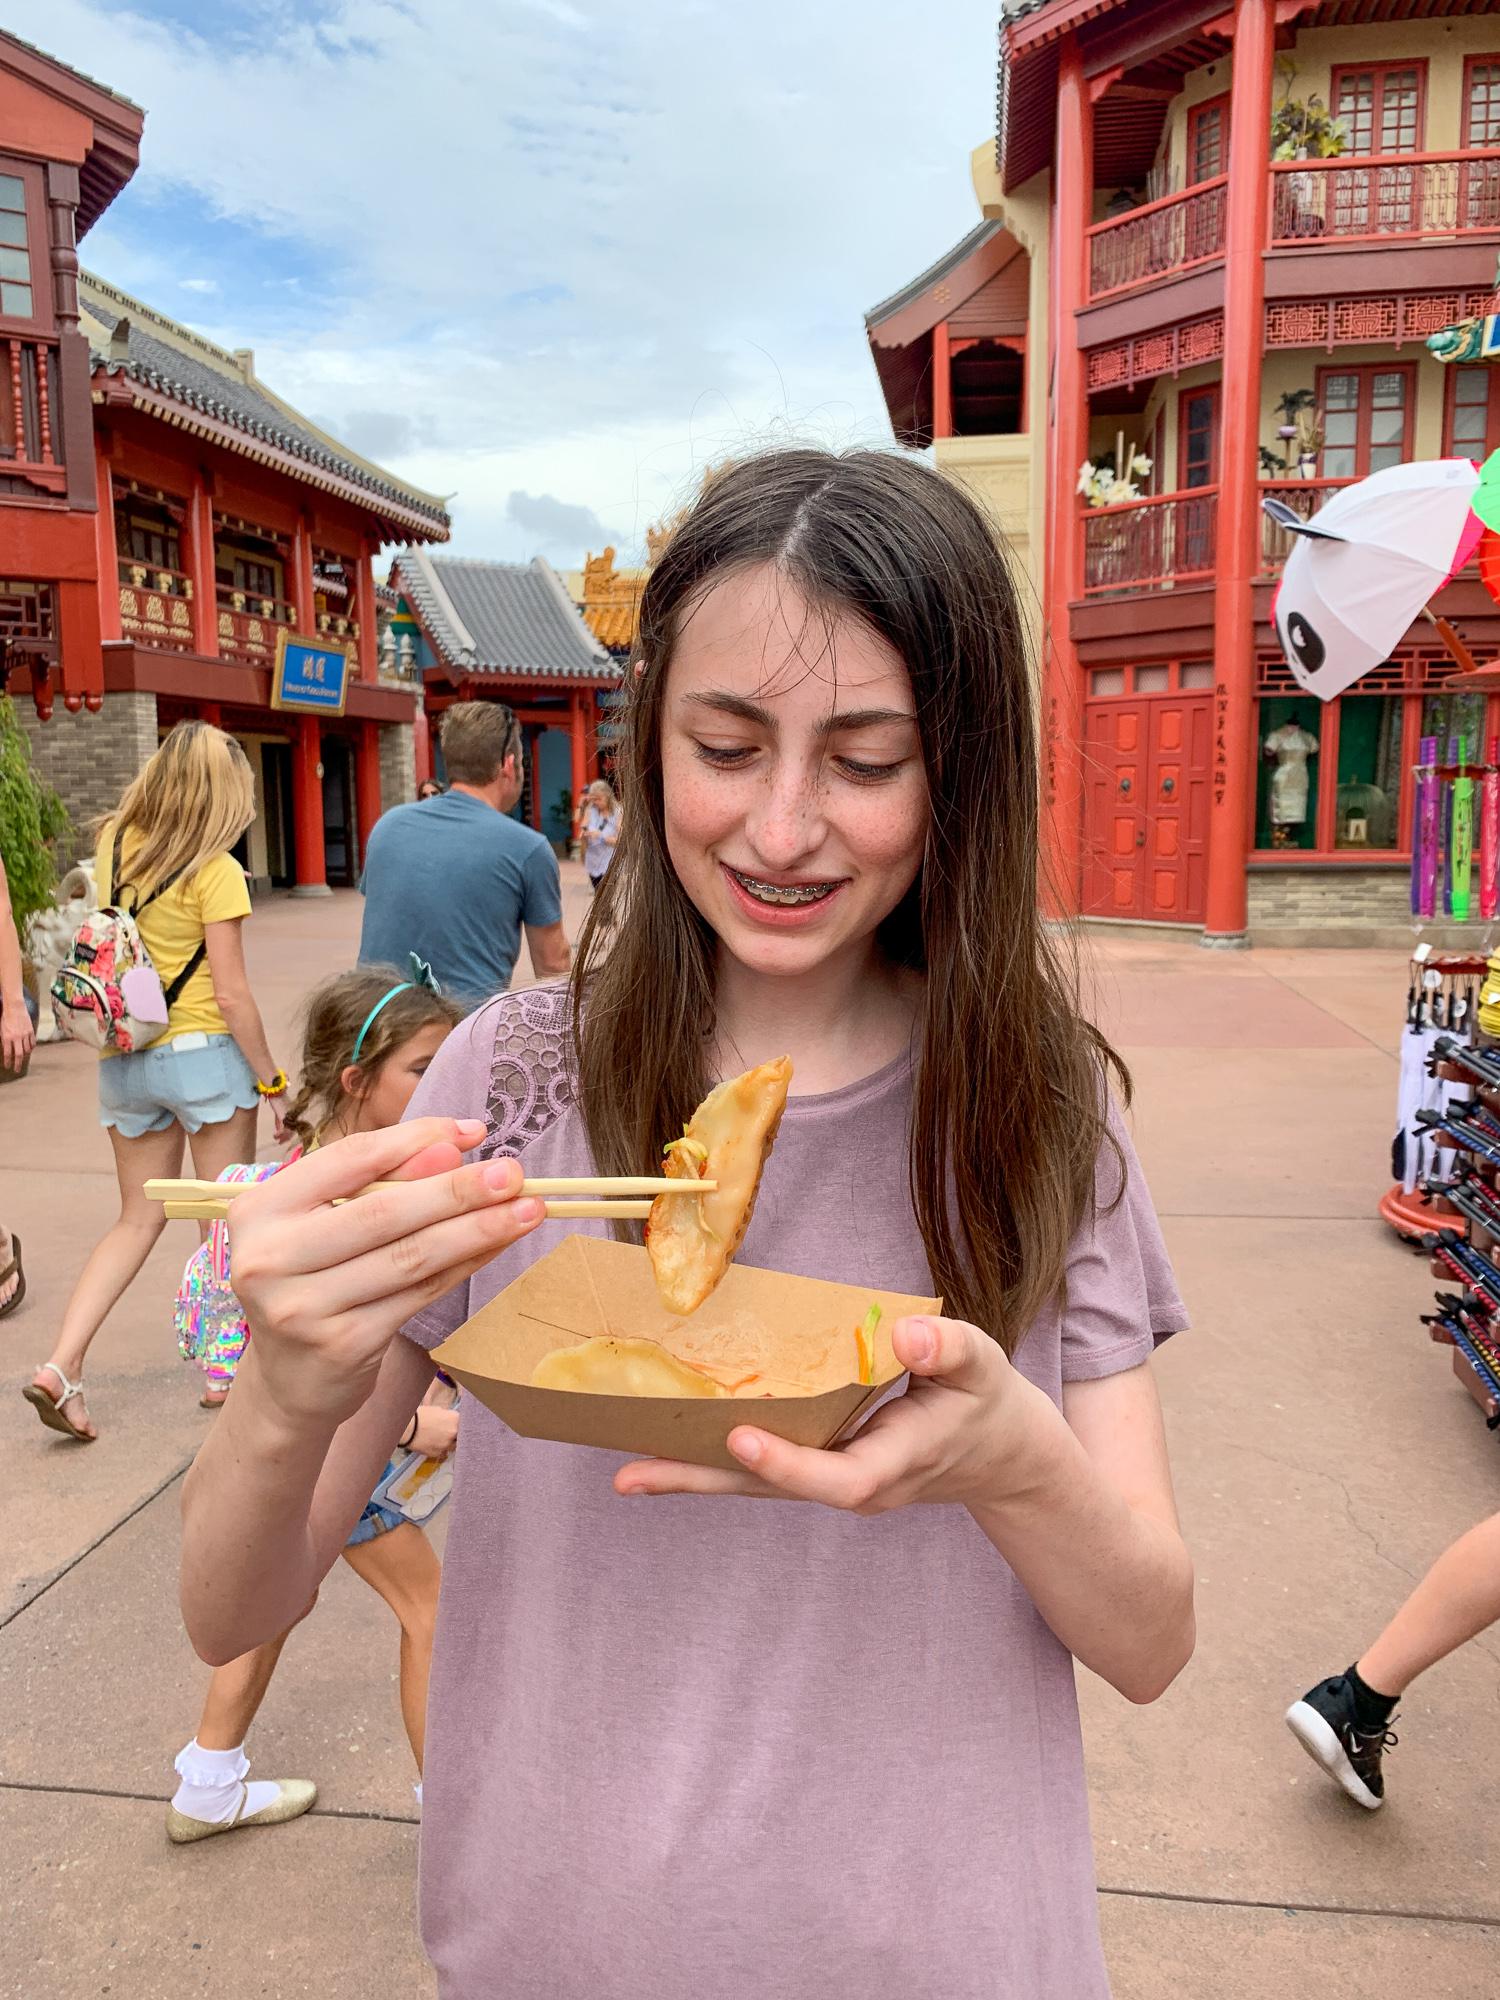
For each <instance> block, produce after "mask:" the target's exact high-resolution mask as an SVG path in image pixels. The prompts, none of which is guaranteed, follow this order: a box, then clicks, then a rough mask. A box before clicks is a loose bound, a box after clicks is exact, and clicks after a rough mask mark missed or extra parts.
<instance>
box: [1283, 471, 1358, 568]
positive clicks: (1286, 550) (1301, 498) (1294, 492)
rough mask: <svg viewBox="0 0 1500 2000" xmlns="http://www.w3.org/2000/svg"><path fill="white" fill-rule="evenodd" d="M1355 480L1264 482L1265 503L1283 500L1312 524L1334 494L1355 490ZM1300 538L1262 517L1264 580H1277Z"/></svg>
mask: <svg viewBox="0 0 1500 2000" xmlns="http://www.w3.org/2000/svg"><path fill="white" fill-rule="evenodd" d="M1353 484H1354V481H1353V480H1352V479H1263V480H1262V481H1261V482H1260V497H1261V499H1262V500H1267V499H1270V500H1280V501H1282V502H1283V503H1284V504H1285V505H1286V506H1288V507H1290V508H1291V510H1292V512H1293V513H1294V514H1299V515H1300V516H1301V517H1302V519H1303V520H1304V521H1310V520H1311V519H1312V517H1313V515H1314V514H1316V513H1317V511H1318V509H1319V508H1320V507H1321V506H1322V505H1323V503H1324V501H1325V500H1327V498H1328V497H1329V495H1330V494H1331V493H1337V492H1338V491H1339V489H1340V488H1341V487H1344V486H1352V485H1353ZM1295 539H1296V537H1295V536H1294V535H1293V534H1292V533H1291V532H1290V531H1289V530H1288V529H1286V528H1278V527H1277V525H1276V523H1275V522H1274V521H1273V520H1272V519H1271V517H1270V515H1269V514H1267V513H1262V514H1261V517H1260V568H1261V574H1262V576H1275V575H1277V574H1278V573H1279V571H1280V569H1281V565H1282V564H1283V563H1284V562H1285V561H1286V559H1287V557H1288V556H1289V555H1290V554H1291V552H1292V543H1293V542H1294V541H1295Z"/></svg>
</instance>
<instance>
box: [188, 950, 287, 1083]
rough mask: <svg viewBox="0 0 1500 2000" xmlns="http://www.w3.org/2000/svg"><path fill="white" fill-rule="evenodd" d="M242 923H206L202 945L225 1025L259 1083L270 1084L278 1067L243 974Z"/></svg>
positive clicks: (246, 976) (246, 975)
mask: <svg viewBox="0 0 1500 2000" xmlns="http://www.w3.org/2000/svg"><path fill="white" fill-rule="evenodd" d="M244 921H245V920H244V918H243V917H229V918H227V919H226V920H225V921H224V922H223V923H217V924H205V925H204V926H203V942H204V943H205V944H206V945H207V947H208V969H209V972H210V974H211V976H212V978H213V982H214V999H215V1000H216V1001H217V1002H218V1007H219V1012H220V1013H221V1014H222V1015H223V1016H224V1025H225V1027H226V1028H228V1030H229V1032H230V1034H231V1035H233V1036H234V1039H235V1040H236V1041H237V1042H238V1043H239V1045H240V1052H241V1054H242V1055H243V1056H244V1058H245V1060H246V1062H247V1063H249V1065H250V1067H251V1068H252V1069H253V1070H254V1071H255V1074H256V1075H257V1076H258V1077H259V1078H260V1080H261V1082H262V1083H269V1082H270V1081H271V1079H272V1077H273V1076H275V1075H276V1074H277V1064H276V1058H275V1057H274V1056H273V1055H272V1054H271V1045H270V1043H269V1042H268V1041H267V1040H266V1030H265V1026H264V1024H263V1022H262V1021H261V1018H260V1009H259V1007H257V1006H256V1004H255V995H254V994H253V993H252V992H251V991H250V979H249V976H248V974H247V973H246V971H245V940H244V938H243V937H242V936H241V935H240V925H241V924H242V923H243V922H244Z"/></svg>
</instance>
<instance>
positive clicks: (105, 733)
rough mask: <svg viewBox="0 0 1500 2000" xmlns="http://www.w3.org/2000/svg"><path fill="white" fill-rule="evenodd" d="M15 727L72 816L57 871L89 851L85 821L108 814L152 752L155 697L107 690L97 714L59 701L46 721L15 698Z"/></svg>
mask: <svg viewBox="0 0 1500 2000" xmlns="http://www.w3.org/2000/svg"><path fill="white" fill-rule="evenodd" d="M16 712H17V714H18V715H19V716H20V719H21V727H22V728H23V729H24V730H25V731H26V734H27V735H28V737H30V739H31V756H32V762H33V763H34V764H35V766H36V768H37V770H38V771H39V772H40V773H41V775H42V776H43V777H44V778H45V779H46V780H47V782H48V784H49V785H51V786H52V788H53V789H54V790H55V791H56V792H57V794H58V796H59V797H60V798H61V800H62V802H63V804H64V805H65V806H66V807H67V809H68V812H69V814H70V815H71V816H72V820H73V827H74V837H73V850H74V851H73V853H72V854H69V855H59V856H58V866H59V873H60V872H61V871H62V870H63V869H64V868H66V867H70V866H71V865H72V863H73V862H74V861H75V860H78V859H80V858H83V857H86V856H89V855H92V853H93V851H94V845H93V839H92V837H91V835H90V833H89V825H90V822H91V821H93V820H95V819H97V818H98V817H99V816H100V815H101V814H104V813H108V812H113V811H114V809H115V807H116V806H117V805H118V804H119V801H120V794H121V792H123V791H124V789H125V787H126V786H127V785H128V784H129V783H130V781H131V779H132V778H133V777H135V775H136V773H137V772H138V771H139V770H140V769H141V767H142V765H143V764H144V763H145V762H146V760H147V758H149V757H151V756H153V755H154V754H155V751H156V696H155V695H154V694H107V695H106V696H105V697H104V706H103V708H102V709H101V710H100V711H99V713H98V714H97V715H90V714H89V712H88V710H87V709H86V708H84V709H80V710H79V711H78V713H77V714H76V715H69V713H68V711H67V710H66V709H65V708H64V707H63V705H62V703H61V702H60V701H59V702H58V704H57V706H56V708H55V709H54V710H53V712H52V720H51V721H50V722H39V721H38V720H37V714H36V710H35V708H34V707H33V706H32V704H31V703H30V702H29V701H26V702H17V703H16Z"/></svg>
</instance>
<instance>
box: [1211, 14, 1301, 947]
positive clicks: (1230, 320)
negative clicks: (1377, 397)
mask: <svg viewBox="0 0 1500 2000" xmlns="http://www.w3.org/2000/svg"><path fill="white" fill-rule="evenodd" d="M1275 53H1276V6H1275V0H1236V4H1235V10H1234V77H1233V80H1232V82H1231V84H1230V96H1229V213H1228V218H1227V223H1226V232H1225V235H1226V240H1225V249H1224V386H1223V391H1222V397H1223V400H1222V404H1221V412H1222V414H1221V416H1220V424H1221V426H1222V431H1221V436H1220V440H1219V533H1218V547H1217V551H1216V557H1215V568H1216V572H1217V575H1216V580H1215V588H1214V773H1213V785H1212V787H1211V789H1210V792H1209V816H1208V913H1207V914H1208V921H1207V924H1206V926H1205V928H1204V932H1203V943H1204V944H1206V945H1220V946H1229V947H1236V946H1243V945H1245V944H1246V943H1248V942H1249V940H1248V937H1247V935H1246V930H1245V856H1246V853H1247V851H1248V849H1249V845H1250V839H1251V835H1252V825H1253V822H1252V815H1253V811H1254V790H1253V779H1252V775H1251V773H1252V770H1253V767H1254V755H1255V747H1254V743H1253V740H1252V738H1253V735H1254V732H1253V730H1252V729H1251V726H1250V723H1251V713H1252V710H1253V708H1254V705H1255V605H1254V585H1255V579H1256V576H1257V575H1258V573H1259V570H1260V495H1259V491H1258V486H1257V480H1258V477H1259V454H1258V449H1257V447H1258V446H1259V443H1260V359H1261V346H1262V342H1263V339H1264V333H1265V325H1264V321H1265V292H1266V281H1265V266H1264V263H1263V262H1262V258H1261V252H1262V250H1263V249H1264V247H1265V241H1266V200H1267V183H1268V182H1269V180H1270V174H1269V172H1268V171H1267V167H1266V133H1267V131H1268V130H1269V128H1270V123H1271V74H1272V68H1273V65H1274V62H1275ZM1324 768H1325V769H1326V766H1325V767H1324Z"/></svg>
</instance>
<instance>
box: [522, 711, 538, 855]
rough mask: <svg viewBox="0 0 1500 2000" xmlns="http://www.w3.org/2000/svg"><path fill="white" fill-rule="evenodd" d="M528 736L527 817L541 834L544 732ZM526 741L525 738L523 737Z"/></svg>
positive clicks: (536, 732) (532, 731)
mask: <svg viewBox="0 0 1500 2000" xmlns="http://www.w3.org/2000/svg"><path fill="white" fill-rule="evenodd" d="M526 736H527V737H529V738H530V741H529V743H528V744H527V754H526V790H527V812H526V817H527V818H528V819H529V820H530V821H531V824H532V826H533V827H534V828H535V830H536V831H537V832H538V833H540V832H541V830H542V771H541V763H540V758H541V750H542V732H541V730H540V729H531V730H528V731H527V732H526ZM524 740H525V738H524V737H523V741H524Z"/></svg>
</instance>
